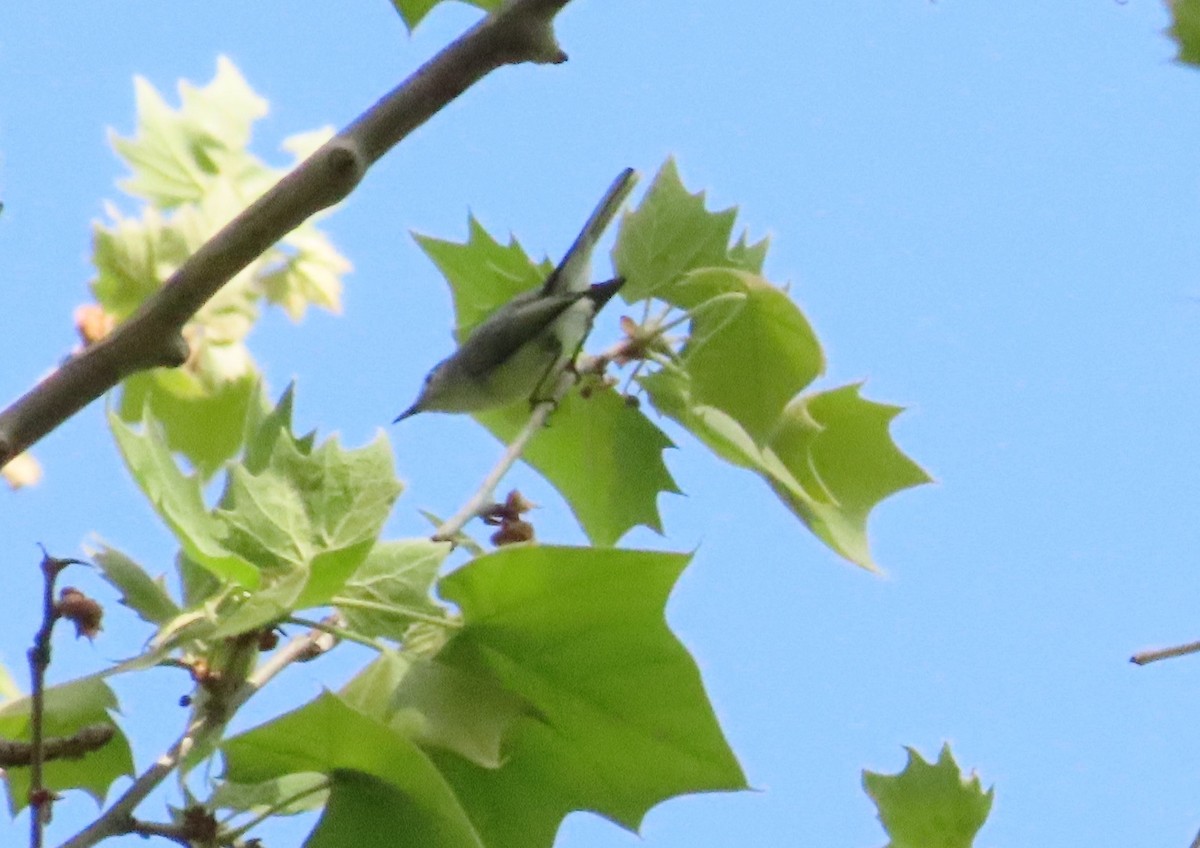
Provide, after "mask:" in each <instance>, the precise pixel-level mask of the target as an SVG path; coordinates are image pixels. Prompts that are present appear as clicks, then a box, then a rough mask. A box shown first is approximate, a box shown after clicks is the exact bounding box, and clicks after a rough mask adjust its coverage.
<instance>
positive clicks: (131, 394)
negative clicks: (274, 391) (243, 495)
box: [118, 368, 259, 478]
mask: <svg viewBox="0 0 1200 848" xmlns="http://www.w3.org/2000/svg"><path fill="white" fill-rule="evenodd" d="M123 386H124V387H123V390H122V392H121V400H120V404H119V406H118V412H119V414H120V416H121V418H123V419H124V420H125V421H130V422H132V421H140V420H141V418H142V415H143V411H144V410H146V409H149V411H150V412H151V413H152V414H153V415H154V417H155V418H156V419H158V421H159V422H160V423H161V424H162V427H163V433H164V436H165V437H166V439H167V445H168V447H169V448H170V449H171V450H172V451H175V452H177V453H181V454H183V455H184V456H185V457H187V459H188V461H189V462H191V464H192V467H193V468H195V469H196V470H197V471H199V472H200V474H201V476H202V477H205V478H207V477H211V476H212V475H213V474H214V473H216V471H217V470H219V469H220V467H221V465H222V464H224V463H225V461H226V460H228V459H230V458H232V457H233V456H235V455H236V454H237V452H238V449H239V448H240V447H241V441H242V422H243V421H244V420H245V417H246V410H247V408H248V407H249V405H250V404H251V403H252V402H255V401H256V400H257V398H258V395H259V380H258V378H257V377H256V376H255V375H253V374H251V375H246V376H243V377H240V378H237V379H234V380H231V381H229V382H223V383H219V384H217V385H216V386H215V387H214V388H213V389H211V390H207V389H205V388H203V387H202V386H201V385H200V383H199V381H198V380H197V379H196V378H195V377H193V376H192V375H191V374H189V373H188V372H186V371H184V370H182V369H173V370H168V369H163V368H158V369H154V370H152V371H142V372H141V373H138V374H134V375H133V376H131V377H128V378H126V380H125V382H124V384H123Z"/></svg>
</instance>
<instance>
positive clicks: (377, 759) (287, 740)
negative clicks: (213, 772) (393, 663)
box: [222, 693, 483, 848]
mask: <svg viewBox="0 0 1200 848" xmlns="http://www.w3.org/2000/svg"><path fill="white" fill-rule="evenodd" d="M222 749H223V751H224V754H225V764H226V772H225V777H226V779H228V780H231V781H234V782H237V783H261V782H263V781H268V780H275V779H279V778H283V777H286V776H288V775H294V774H299V773H311V772H319V773H321V774H324V775H327V776H328V777H329V779H330V795H329V803H328V805H327V806H326V808H325V812H324V814H323V815H322V816H321V820H320V822H319V823H318V824H317V827H316V829H315V830H314V831H313V833H312V834H311V835H310V836H309V838H308V840H307V841H306V842H305V845H306V846H308V848H313V846H318V848H325V846H344V845H354V846H358V848H374V847H375V846H378V848H396V846H400V845H412V846H426V848H483V843H482V842H481V841H480V839H479V836H478V834H477V833H476V831H475V829H474V827H473V826H472V825H471V822H470V820H469V819H468V818H467V816H466V815H465V813H464V812H463V809H462V807H461V806H460V804H459V802H458V800H457V799H456V798H455V796H454V793H453V791H452V790H451V788H450V787H449V786H448V785H447V784H446V782H445V781H444V780H443V778H442V776H441V774H439V772H438V771H437V769H436V768H435V767H434V766H433V764H432V763H431V762H430V761H429V758H428V757H427V756H426V755H425V754H424V753H423V752H422V751H421V750H420V748H418V747H417V746H416V744H414V743H413V742H411V741H409V740H408V739H407V738H406V737H405V736H404V735H403V734H401V733H397V732H395V731H393V730H392V729H390V728H388V727H387V726H385V725H384V724H382V723H381V722H379V721H377V720H375V719H373V718H371V717H369V716H367V715H364V714H363V713H361V712H359V711H358V710H356V709H354V708H353V707H351V706H350V705H348V704H347V703H346V702H345V701H344V700H342V699H341V698H339V697H338V696H336V695H333V694H331V693H325V694H323V695H321V696H320V697H318V698H317V699H316V700H314V701H312V702H310V703H309V704H307V705H305V706H303V707H301V708H300V709H298V710H295V711H293V712H290V713H288V714H286V715H284V716H281V717H280V718H278V719H275V720H274V721H272V722H270V723H268V724H266V725H263V726H261V727H258V728H255V729H254V730H251V731H249V732H247V733H244V734H242V735H240V736H237V737H235V738H233V739H231V740H229V741H227V742H226V743H225V744H224V745H223V746H222Z"/></svg>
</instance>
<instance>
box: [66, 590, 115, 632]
mask: <svg viewBox="0 0 1200 848" xmlns="http://www.w3.org/2000/svg"><path fill="white" fill-rule="evenodd" d="M54 610H55V612H57V613H58V614H59V615H60V616H62V617H63V618H65V619H67V620H68V621H71V622H73V623H74V624H75V636H76V637H79V636H86V637H88V639H94V638H95V637H96V634H97V633H99V632H100V622H101V619H103V618H104V607H102V606H100V604H99V603H97V602H96V601H94V600H92V599H91V598H89V597H88V596H87V595H85V594H83V592H81V591H79V590H78V589H76V588H75V587H74V586H66V587H64V588H63V590H62V591H61V592H59V594H58V603H56V604H55V605H54Z"/></svg>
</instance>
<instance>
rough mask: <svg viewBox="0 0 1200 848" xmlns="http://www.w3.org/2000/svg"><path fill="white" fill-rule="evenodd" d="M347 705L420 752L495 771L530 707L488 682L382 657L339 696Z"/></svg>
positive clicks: (434, 665) (435, 665)
mask: <svg viewBox="0 0 1200 848" xmlns="http://www.w3.org/2000/svg"><path fill="white" fill-rule="evenodd" d="M340 694H341V696H342V698H344V699H345V700H346V701H347V703H349V704H350V705H351V706H353V707H354V708H355V709H357V710H359V711H360V712H362V713H365V714H366V715H369V716H371V717H372V718H375V719H376V720H378V721H381V722H383V723H384V724H386V725H387V726H388V727H390V728H392V729H393V730H395V731H398V732H399V733H403V734H404V735H405V736H407V737H408V738H409V739H412V740H413V741H415V742H418V743H420V744H421V745H422V746H423V747H428V748H434V749H441V750H446V751H453V752H454V753H456V754H458V755H459V756H460V757H464V758H465V759H467V760H470V761H471V762H473V763H476V764H477V765H480V766H483V767H484V768H492V769H494V768H499V767H500V764H501V762H502V761H503V756H502V754H503V748H504V742H505V740H506V738H507V736H508V734H509V732H510V730H511V729H512V727H513V725H514V723H515V722H516V720H517V719H518V718H520V717H522V716H536V711H535V710H534V709H533V708H532V706H531V705H530V704H529V703H528V702H526V701H524V700H523V699H521V698H519V697H517V696H516V695H514V694H512V693H511V692H508V691H506V690H505V689H504V688H503V687H501V686H500V684H499V683H497V682H496V680H495V679H494V678H492V677H490V676H483V675H479V674H470V673H467V672H465V671H461V670H459V669H456V668H451V667H449V666H445V665H442V664H441V663H439V662H437V661H436V660H427V659H422V658H419V657H412V656H409V655H407V654H402V653H398V652H396V651H386V652H384V653H383V654H382V655H381V656H380V657H379V658H378V659H376V660H375V661H374V662H373V663H371V664H370V665H369V666H367V667H366V668H365V669H364V670H363V671H361V672H360V673H359V674H358V675H357V676H356V677H355V678H354V679H353V680H351V681H350V682H349V683H348V684H346V687H345V688H344V689H343V690H342V692H341V693H340Z"/></svg>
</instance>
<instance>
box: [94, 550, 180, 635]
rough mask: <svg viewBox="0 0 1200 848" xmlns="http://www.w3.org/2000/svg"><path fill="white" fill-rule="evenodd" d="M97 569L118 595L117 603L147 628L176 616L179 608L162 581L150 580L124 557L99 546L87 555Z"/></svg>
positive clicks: (140, 569) (115, 551)
mask: <svg viewBox="0 0 1200 848" xmlns="http://www.w3.org/2000/svg"><path fill="white" fill-rule="evenodd" d="M89 556H90V558H91V560H92V561H93V562H94V563H96V565H98V566H100V574H101V576H102V577H103V578H104V579H105V580H107V581H108V582H109V583H111V584H112V585H113V587H114V588H116V589H117V591H119V592H120V593H121V603H123V604H124V605H125V606H127V607H129V608H130V609H131V610H133V611H134V612H136V613H137V614H138V615H139V616H140V617H141V618H142V619H143V620H144V621H147V622H149V623H150V624H165V623H166V622H168V621H170V620H171V619H173V618H175V617H176V616H177V615H179V612H180V610H179V606H178V605H177V604H176V603H175V601H174V599H173V598H172V597H171V595H170V594H169V593H168V592H167V587H166V586H165V585H163V580H162V578H161V577H159V578H158V579H157V580H156V579H153V578H151V577H150V575H149V574H147V573H146V570H145V569H144V568H142V567H141V566H140V565H138V564H137V563H136V562H134V561H133V560H132V559H130V558H129V557H127V556H126V555H125V554H123V553H121V552H120V551H118V550H116V549H115V548H110V547H108V546H107V545H101V546H100V547H99V548H98V549H96V550H94V551H90V552H89Z"/></svg>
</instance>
